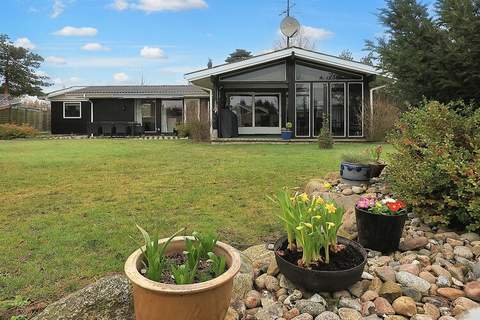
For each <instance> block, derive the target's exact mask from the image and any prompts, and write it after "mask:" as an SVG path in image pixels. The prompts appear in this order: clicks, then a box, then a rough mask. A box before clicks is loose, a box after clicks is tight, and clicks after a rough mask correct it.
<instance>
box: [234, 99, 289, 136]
mask: <svg viewBox="0 0 480 320" xmlns="http://www.w3.org/2000/svg"><path fill="white" fill-rule="evenodd" d="M228 101H229V103H230V107H231V108H232V111H233V113H235V115H236V116H237V121H238V132H239V133H240V134H280V132H281V128H280V119H281V117H280V94H266V93H248V94H247V93H245V94H231V95H228Z"/></svg>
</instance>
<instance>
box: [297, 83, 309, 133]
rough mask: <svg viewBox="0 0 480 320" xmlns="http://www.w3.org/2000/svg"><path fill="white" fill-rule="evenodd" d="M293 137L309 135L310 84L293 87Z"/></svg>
mask: <svg viewBox="0 0 480 320" xmlns="http://www.w3.org/2000/svg"><path fill="white" fill-rule="evenodd" d="M295 135H296V136H299V137H306V136H309V135H310V84H309V83H297V84H296V85H295Z"/></svg>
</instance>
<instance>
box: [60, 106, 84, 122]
mask: <svg viewBox="0 0 480 320" xmlns="http://www.w3.org/2000/svg"><path fill="white" fill-rule="evenodd" d="M63 118H64V119H81V118H82V103H81V102H64V103H63Z"/></svg>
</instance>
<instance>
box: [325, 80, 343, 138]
mask: <svg viewBox="0 0 480 320" xmlns="http://www.w3.org/2000/svg"><path fill="white" fill-rule="evenodd" d="M335 84H341V85H343V136H334V135H333V132H332V115H333V113H332V99H331V98H332V87H333V85H335ZM329 87H330V90H329V91H328V100H329V102H330V103H329V104H330V117H329V121H330V132H331V133H332V137H333V138H346V137H347V126H348V121H347V120H348V114H347V109H348V100H347V98H348V96H347V91H348V86H347V82H330V86H329Z"/></svg>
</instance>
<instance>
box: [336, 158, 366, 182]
mask: <svg viewBox="0 0 480 320" xmlns="http://www.w3.org/2000/svg"><path fill="white" fill-rule="evenodd" d="M370 171H371V169H370V165H369V164H361V163H350V162H342V163H341V164H340V176H341V177H342V179H344V180H345V181H346V182H353V183H354V184H355V183H368V182H369V181H370Z"/></svg>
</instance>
